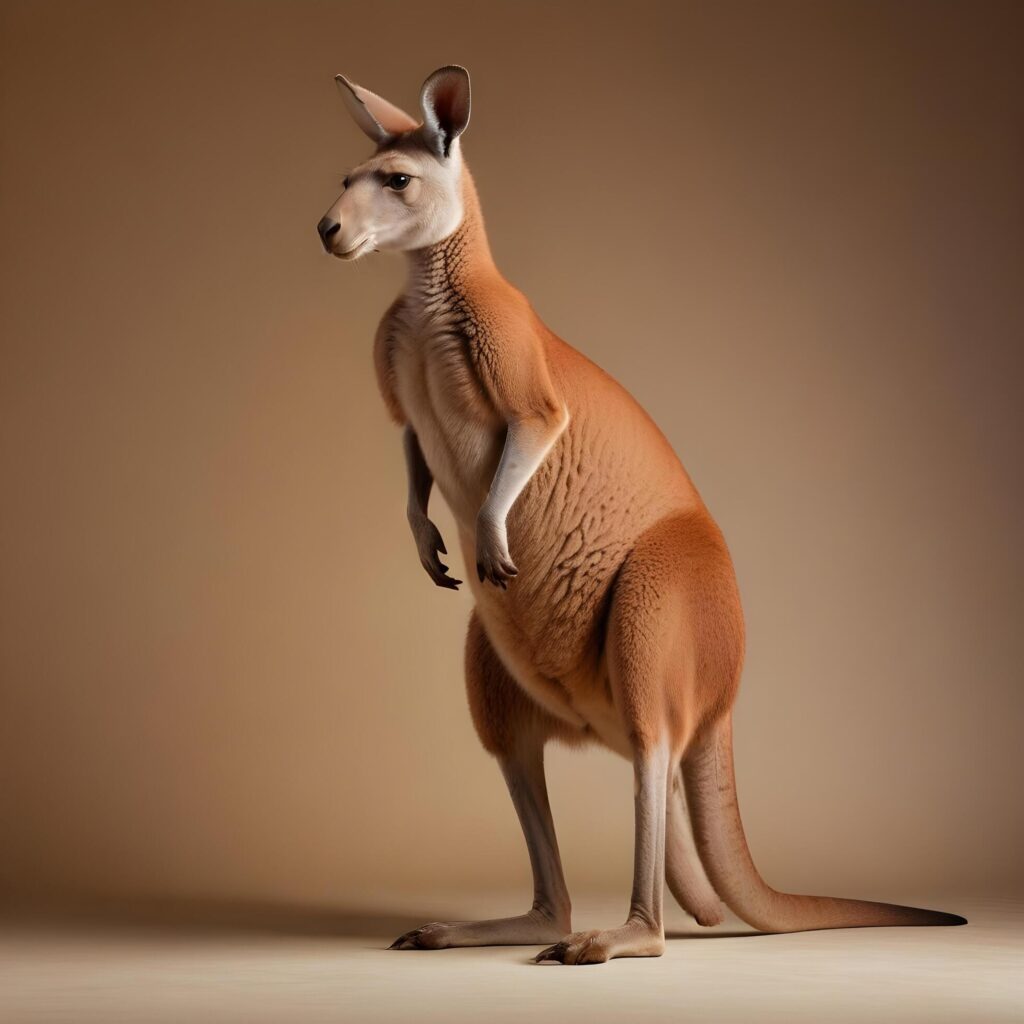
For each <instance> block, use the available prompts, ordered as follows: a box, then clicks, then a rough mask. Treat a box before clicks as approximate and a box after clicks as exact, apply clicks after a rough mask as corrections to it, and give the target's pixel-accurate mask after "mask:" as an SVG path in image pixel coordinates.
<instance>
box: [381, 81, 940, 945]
mask: <svg viewBox="0 0 1024 1024" xmlns="http://www.w3.org/2000/svg"><path fill="white" fill-rule="evenodd" d="M450 70H451V69H449V71H450ZM466 87H467V88H468V80H467V86H466ZM369 95H372V94H369ZM466 102H467V104H468V95H467V98H466ZM467 109H468V107H467ZM393 146H394V148H395V150H396V151H400V152H401V153H402V154H404V156H405V158H406V159H411V158H413V157H415V156H416V154H417V153H418V152H419V149H421V148H423V147H422V143H421V141H420V137H419V135H418V134H417V131H413V132H404V131H403V132H402V133H401V134H400V135H399V136H398V137H397V139H396V140H395V141H394V143H393ZM389 151H390V150H389V147H388V146H387V145H385V146H383V147H382V148H381V149H380V150H379V151H378V153H377V154H376V156H375V158H374V160H375V161H377V162H378V163H381V162H382V161H386V160H387V158H388V153H389ZM460 159H461V158H460ZM461 188H462V205H463V210H464V213H463V216H462V219H461V223H460V224H459V226H458V227H457V229H456V230H455V231H454V232H453V233H452V234H451V235H450V236H447V237H445V238H443V239H442V240H441V241H439V242H437V243H435V244H432V245H429V246H426V247H424V248H422V249H419V250H416V251H413V252H410V253H409V259H410V283H409V285H408V287H407V288H406V291H405V292H404V293H403V294H402V295H401V296H400V297H399V298H398V299H397V300H396V301H395V303H394V304H393V305H392V306H391V307H390V309H389V310H388V312H387V313H386V315H385V317H384V319H383V321H382V323H381V326H380V330H379V331H378V334H377V338H376V344H375V347H374V359H375V364H376V368H377V375H378V381H379V384H380V389H381V393H382V395H383V398H384V401H385V404H386V406H387V408H388V410H389V412H390V413H391V415H392V417H393V418H394V420H395V421H396V422H397V423H399V424H402V425H404V426H405V427H406V429H407V437H408V438H409V442H408V444H407V456H408V457H409V458H410V459H411V463H412V468H411V477H410V479H416V480H417V481H418V483H416V485H415V487H413V486H412V485H411V490H413V491H415V494H412V495H411V497H410V509H411V511H410V522H411V523H412V524H413V526H414V532H415V533H416V534H417V536H418V541H417V543H418V545H419V546H420V552H421V559H422V560H423V561H424V565H425V566H426V567H427V568H428V572H431V574H432V576H433V577H434V579H435V582H439V583H440V584H441V585H450V584H451V581H450V580H447V579H446V578H445V577H439V575H438V573H439V572H440V571H443V566H442V567H440V570H438V569H436V568H435V569H431V563H430V557H431V553H430V551H427V552H426V554H425V553H424V540H423V538H424V537H425V536H429V538H434V539H430V540H429V542H428V543H427V548H430V547H431V546H433V547H435V548H436V547H437V544H436V538H435V534H429V535H428V534H426V533H425V532H424V531H425V530H427V528H428V526H429V522H428V521H427V520H426V495H427V494H428V493H429V488H430V482H431V481H433V482H436V484H437V485H438V488H439V489H440V490H441V492H442V494H443V495H444V497H445V499H446V500H447V502H448V504H449V506H450V507H451V509H452V512H453V513H454V517H455V520H456V522H457V524H458V530H459V539H460V543H461V546H462V551H463V555H464V558H465V561H466V564H467V566H470V567H472V566H473V565H474V564H479V565H480V566H481V569H480V578H479V579H477V578H476V577H474V576H473V574H472V573H471V576H470V583H471V586H472V588H473V593H474V597H475V601H476V609H475V611H474V613H473V616H472V618H471V621H470V625H469V632H468V636H467V641H466V683H467V691H468V696H469V706H470V710H471V712H472V715H473V721H474V723H475V725H476V729H477V732H478V733H479V736H480V740H481V742H482V743H483V745H484V747H485V748H486V749H487V750H488V751H489V752H490V753H492V754H494V755H495V756H496V757H497V758H498V759H499V762H500V763H501V765H502V769H503V771H504V772H505V774H506V778H508V779H509V786H510V791H511V792H512V794H513V799H514V800H515V801H516V808H517V811H518V812H519V814H520V818H521V820H522V821H523V824H524V830H525V831H526V833H527V839H528V844H529V846H530V851H531V858H532V860H533V863H534V871H535V879H536V885H537V891H536V893H535V902H534V907H533V909H532V910H531V912H530V914H528V915H524V916H523V917H521V918H514V919H503V920H502V921H496V922H480V923H477V924H472V925H451V924H434V925H430V926H425V928H424V929H418V930H417V931H416V932H413V933H409V935H407V936H403V937H402V938H400V939H399V940H398V943H397V944H398V945H401V946H407V947H408V946H420V947H423V946H429V947H436V946H439V945H460V944H471V943H472V944H475V943H479V942H533V941H536V942H540V941H545V940H547V939H548V938H550V937H551V935H552V934H554V935H556V936H557V935H559V934H561V931H563V930H565V929H564V926H565V925H566V924H567V923H568V895H567V893H565V891H564V881H562V879H561V869H560V867H559V866H558V860H557V846H556V844H555V842H554V834H553V827H552V826H551V825H550V820H549V819H550V812H549V811H548V809H547V798H546V793H545V791H544V786H543V774H542V767H541V752H542V750H543V746H544V744H545V743H546V742H547V741H548V740H550V739H558V740H560V741H563V742H568V743H581V742H598V743H601V744H604V745H605V746H607V747H609V748H610V749H612V750H614V751H616V752H618V753H619V754H621V755H623V756H625V757H627V758H629V759H630V760H631V761H632V762H633V764H634V770H635V772H636V773H637V877H636V880H635V882H634V898H633V906H632V909H631V912H630V918H629V920H628V921H627V923H626V925H625V926H623V927H622V928H619V929H610V930H607V931H604V932H589V933H574V934H573V935H571V936H569V937H568V938H567V939H565V940H564V941H562V942H560V943H557V944H556V945H555V946H553V947H551V949H550V950H548V951H546V953H545V954H543V956H547V957H549V958H553V959H558V960H561V961H562V962H565V963H570V962H571V963H581V962H594V961H599V960H604V959H608V958H610V957H612V956H629V955H640V956H644V955H652V954H657V953H659V952H660V951H661V949H662V948H663V934H662V930H661V929H662V926H661V888H660V885H661V876H662V875H663V873H664V871H665V870H666V867H665V864H666V860H665V849H666V842H665V832H664V830H665V825H666V817H667V821H668V824H669V826H670V827H671V828H672V829H673V833H672V835H671V836H670V837H669V842H668V844H667V845H668V848H669V854H670V855H669V856H668V858H667V864H668V868H667V870H668V871H669V873H670V885H671V888H672V890H673V892H674V893H676V895H677V897H678V898H679V899H680V901H681V902H682V903H683V905H684V907H685V908H686V909H688V910H690V911H691V913H693V914H694V916H695V917H697V919H698V920H700V921H702V922H704V923H709V924H710V923H715V922H717V921H718V920H720V917H721V914H720V910H719V906H718V899H719V897H721V898H722V899H723V900H725V901H726V902H727V903H728V905H729V906H730V907H731V908H732V909H733V910H735V911H736V913H738V914H739V915H740V916H741V917H743V918H744V919H746V920H748V921H750V922H751V923H753V924H754V925H756V926H757V927H759V928H762V929H765V930H774V931H787V930H797V929H805V928H821V927H842V926H856V925H871V924H934V923H954V922H956V921H959V920H960V919H956V918H953V917H952V916H951V915H943V914H937V913H934V912H931V911H919V910H914V909H911V908H902V907H891V906H888V905H879V904H868V903H861V902H856V901H848V900H832V899H826V898H816V897H795V896H787V895H784V894H780V893H776V892H775V891H774V890H771V889H770V888H769V887H768V886H766V885H765V884H764V882H763V881H761V879H760V876H759V875H758V874H757V871H756V869H755V868H754V866H753V862H752V861H751V860H750V856H749V852H748V851H747V847H746V843H745V840H744V839H743V833H742V827H741V825H740V822H739V816H738V810H737V809H736V806H737V805H736V800H735V788H734V781H733V776H732V761H731V729H730V709H731V707H732V705H733V702H734V700H735V698H736V694H737V689H738V685H739V677H740V670H741V666H742V662H743V645H744V628H743V616H742V611H741V608H740V601H739V594H738V590H737V586H736V580H735V575H734V572H733V567H732V562H731V560H730V557H729V553H728V550H727V548H726V545H725V541H724V539H723V537H722V534H721V532H720V531H719V529H718V527H717V526H716V525H715V523H714V521H713V519H712V518H711V515H710V513H709V512H708V510H707V508H706V507H705V505H704V503H703V502H702V500H701V498H700V496H699V495H698V494H697V491H696V489H695V488H694V486H693V484H692V483H691V481H690V479H689V477H688V476H687V474H686V472H685V470H684V469H683V467H682V464H681V463H680V461H679V459H678V458H677V456H676V455H675V453H674V451H673V450H672V448H671V446H670V445H669V443H668V441H667V440H666V439H665V437H664V436H663V434H662V433H661V432H660V431H659V430H658V428H657V427H656V426H655V424H654V422H653V421H652V420H651V418H650V417H649V416H648V415H647V414H646V413H645V412H644V410H643V409H642V408H641V407H640V406H639V404H638V403H637V402H636V401H635V400H634V399H633V398H632V396H631V395H629V394H628V393H627V392H626V390H625V389H624V388H622V387H621V386H620V385H619V384H618V383H617V382H616V381H615V380H613V379H612V378H611V377H610V376H609V375H608V374H606V373H605V372H604V371H603V370H601V369H600V368H598V367H597V366H596V365H594V364H593V363H592V362H591V361H590V360H589V359H587V358H586V357H585V356H583V355H582V354H580V353H579V352H577V351H576V350H575V349H573V348H572V347H571V346H569V345H568V344H566V343H565V342H564V341H562V340H561V339H560V338H558V337H557V336H556V335H555V334H553V333H552V332H551V331H550V330H549V329H548V328H547V327H546V326H545V325H544V324H543V323H542V322H541V320H540V318H539V317H538V316H537V315H536V313H535V312H534V311H533V309H532V307H531V306H530V304H529V302H528V301H527V300H526V298H525V297H524V296H523V295H522V293H520V292H519V291H518V290H517V289H516V288H514V287H513V286H512V285H510V284H509V283H508V282H507V281H506V280H505V279H504V278H503V277H502V276H501V275H500V274H499V272H498V270H497V269H496V267H495V265H494V263H493V260H492V259H491V253H490V249H489V246H488V244H487V239H486V235H485V232H484V227H483V220H482V216H481V214H480V208H479V203H478V200H477V196H476V191H475V188H474V185H473V181H472V178H471V177H470V175H469V173H468V171H467V170H466V169H465V168H462V169H461ZM513 431H515V432H516V438H517V441H516V443H517V444H518V445H519V446H520V448H521V449H522V451H523V452H526V453H527V455H529V453H531V452H534V453H538V456H542V458H541V460H540V461H539V462H538V463H537V465H536V468H535V470H534V471H533V472H532V475H530V476H529V478H528V479H527V480H526V481H525V484H524V485H523V486H522V489H521V491H518V492H517V493H518V496H517V497H516V498H515V499H514V504H513V505H512V507H511V509H510V511H509V512H508V514H507V541H508V552H509V553H510V554H511V558H512V559H514V562H515V568H512V567H511V563H510V561H509V559H508V557H507V556H503V555H501V553H500V551H499V552H498V554H495V553H494V551H493V550H492V548H494V547H495V546H497V547H499V548H500V541H495V540H494V538H493V537H492V535H491V533H490V532H489V530H490V526H489V525H488V524H489V521H488V520H487V519H486V517H484V515H483V512H482V511H481V510H482V508H483V509H485V510H486V508H487V503H488V500H489V499H490V497H491V496H492V495H493V493H494V492H495V491H496V490H498V489H499V487H500V481H499V479H498V477H500V476H501V472H500V471H499V473H498V476H497V477H496V470H499V460H501V459H502V458H503V451H506V450H507V448H508V446H509V445H510V444H511V443H512V440H511V439H512V436H513ZM424 481H425V483H424ZM425 524H426V525H425ZM430 528H431V529H432V527H430ZM435 533H436V531H435ZM492 565H493V566H497V568H495V569H493V571H492V570H491V569H490V568H487V569H486V571H485V567H490V566H492ZM502 566H504V568H502ZM516 570H518V571H516ZM495 584H497V585H495ZM684 782H685V788H686V796H687V801H686V802H687V803H688V804H689V807H690V812H691V814H692V817H693V821H694V824H695V828H694V837H693V838H691V837H690V836H689V829H688V825H687V821H686V818H687V814H686V807H685V804H684V803H683V794H682V789H683V785H684ZM666 783H667V784H668V786H669V792H668V794H667V795H666V790H665V786H666ZM666 805H668V807H669V810H668V812H667V814H666ZM694 839H695V842H696V850H694ZM698 854H699V857H698ZM705 872H706V873H705ZM652 873H653V874H654V875H657V876H658V877H657V879H653V876H652Z"/></svg>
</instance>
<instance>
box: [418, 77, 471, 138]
mask: <svg viewBox="0 0 1024 1024" xmlns="http://www.w3.org/2000/svg"><path fill="white" fill-rule="evenodd" d="M420 104H421V106H422V107H423V132H424V135H425V136H426V138H427V141H428V142H429V143H430V145H431V146H432V147H433V149H434V151H435V152H436V153H437V155H438V156H441V157H446V156H448V154H449V153H450V152H451V148H452V143H453V142H454V141H455V140H456V139H457V138H458V137H459V136H460V135H461V134H462V133H463V132H464V131H465V130H466V125H467V124H469V72H468V71H467V70H466V69H465V68H460V67H459V66H458V65H457V64H449V65H448V66H447V67H444V68H438V69H437V70H436V71H435V72H434V73H433V74H432V75H431V76H430V77H429V78H428V79H427V80H426V81H425V82H424V83H423V92H422V93H420Z"/></svg>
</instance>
